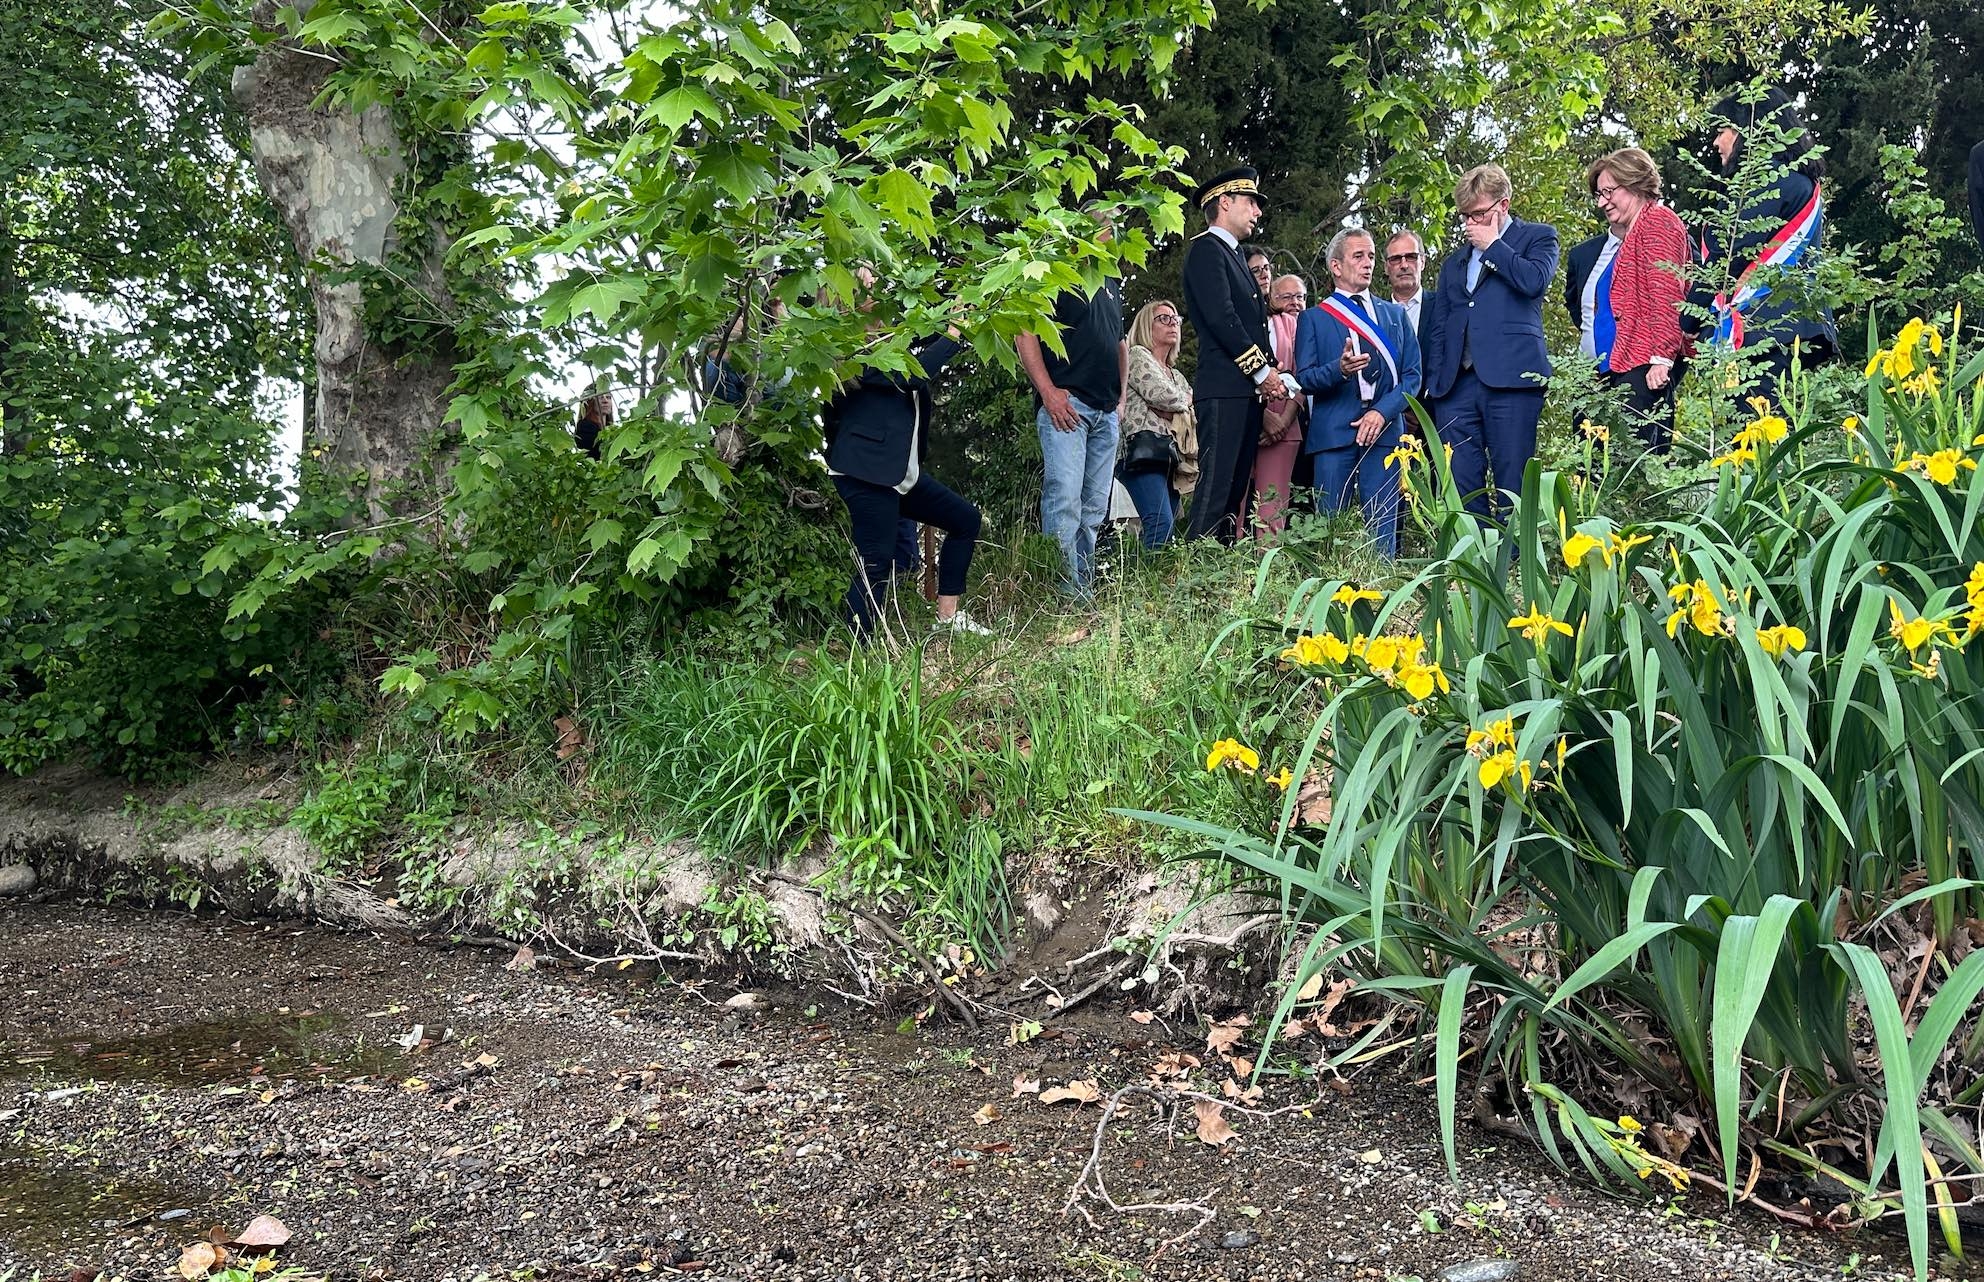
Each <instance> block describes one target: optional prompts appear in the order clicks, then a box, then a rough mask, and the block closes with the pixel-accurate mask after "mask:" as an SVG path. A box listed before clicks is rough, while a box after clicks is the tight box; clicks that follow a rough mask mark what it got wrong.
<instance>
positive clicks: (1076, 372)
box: [1040, 280, 1123, 412]
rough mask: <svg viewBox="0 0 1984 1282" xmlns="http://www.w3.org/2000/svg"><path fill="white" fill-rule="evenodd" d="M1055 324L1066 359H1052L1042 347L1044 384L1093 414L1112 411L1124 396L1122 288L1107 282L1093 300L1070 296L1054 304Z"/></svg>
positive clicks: (1117, 282)
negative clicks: (1069, 396)
mask: <svg viewBox="0 0 1984 1282" xmlns="http://www.w3.org/2000/svg"><path fill="white" fill-rule="evenodd" d="M1054 323H1055V324H1056V325H1059V326H1060V327H1061V342H1062V343H1063V344H1064V345H1065V346H1066V347H1067V349H1068V355H1067V356H1066V357H1065V358H1063V357H1060V356H1056V355H1055V354H1054V352H1053V350H1052V349H1050V348H1049V347H1048V346H1047V345H1046V344H1045V343H1042V344H1041V345H1040V357H1041V360H1042V362H1043V363H1044V364H1045V365H1046V366H1047V379H1048V381H1049V382H1051V383H1053V384H1054V386H1056V387H1058V388H1060V389H1062V390H1063V391H1065V392H1067V393H1069V394H1070V395H1072V396H1073V397H1074V398H1075V399H1076V400H1078V401H1080V402H1081V403H1082V404H1084V405H1086V406H1088V407H1089V408H1090V409H1092V410H1101V411H1104V412H1107V411H1109V410H1113V409H1115V408H1116V402H1117V400H1118V399H1120V398H1121V396H1122V394H1123V366H1122V363H1121V362H1122V358H1121V356H1120V351H1121V348H1122V344H1123V285H1122V282H1121V281H1116V280H1105V281H1103V282H1102V288H1100V289H1098V290H1096V291H1095V297H1093V298H1083V297H1082V296H1081V295H1080V294H1078V293H1076V292H1074V291H1073V290H1070V291H1068V292H1067V293H1065V294H1063V295H1061V296H1060V297H1059V298H1057V299H1055V300H1054Z"/></svg>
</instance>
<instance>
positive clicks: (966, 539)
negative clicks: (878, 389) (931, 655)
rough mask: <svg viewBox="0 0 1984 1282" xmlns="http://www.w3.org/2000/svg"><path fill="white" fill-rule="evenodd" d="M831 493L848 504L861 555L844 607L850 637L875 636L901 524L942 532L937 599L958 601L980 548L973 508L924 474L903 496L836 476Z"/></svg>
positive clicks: (938, 558)
mask: <svg viewBox="0 0 1984 1282" xmlns="http://www.w3.org/2000/svg"><path fill="white" fill-rule="evenodd" d="M834 488H835V489H837V490H839V491H840V498H841V502H843V503H845V504H847V519H848V524H849V525H850V526H851V527H853V531H854V548H855V551H857V552H859V553H860V554H861V566H860V568H859V569H857V570H856V571H855V573H854V582H852V583H851V584H849V585H848V589H847V602H846V604H845V605H844V606H843V607H842V609H843V613H844V615H845V616H846V618H847V622H848V624H849V626H851V627H852V628H853V629H854V635H856V636H858V637H865V636H867V635H868V634H869V632H871V631H873V630H874V627H875V616H876V615H877V614H879V613H881V605H880V601H881V598H882V596H883V595H884V594H885V593H887V591H888V587H889V574H890V572H891V571H892V570H893V569H894V568H895V563H896V536H897V523H898V522H899V521H902V520H904V519H908V520H911V521H921V522H922V523H923V524H925V525H934V526H936V527H937V528H938V529H940V530H942V531H943V532H944V534H945V536H946V537H945V539H944V546H943V547H942V548H941V549H940V550H939V551H938V553H937V593H938V595H940V596H959V595H961V594H962V593H963V592H964V580H965V573H966V572H967V571H968V570H970V569H971V554H972V552H973V551H974V550H975V549H976V548H977V547H978V531H979V528H980V526H981V525H982V524H983V521H982V518H980V516H979V514H978V509H977V508H975V507H973V506H972V505H971V504H970V503H967V502H966V501H965V500H963V499H961V498H959V497H958V496H957V495H956V494H954V493H952V492H951V491H950V490H948V489H946V488H945V487H944V486H943V485H941V484H939V483H938V482H937V481H935V480H933V479H932V478H931V476H930V474H929V473H927V472H926V473H924V474H923V475H922V476H920V477H918V478H917V479H916V484H915V485H913V486H911V487H910V491H909V493H907V494H898V493H896V492H895V490H894V489H892V488H891V487H889V486H886V485H870V484H869V483H868V482H866V481H857V480H855V479H854V478H853V477H851V476H836V477H835V478H834Z"/></svg>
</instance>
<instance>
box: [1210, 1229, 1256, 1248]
mask: <svg viewBox="0 0 1984 1282" xmlns="http://www.w3.org/2000/svg"><path fill="white" fill-rule="evenodd" d="M1260 1240H1261V1235H1260V1234H1258V1233H1256V1232H1254V1230H1252V1229H1233V1230H1231V1231H1230V1232H1227V1233H1224V1234H1222V1235H1221V1236H1220V1239H1219V1245H1220V1246H1221V1247H1222V1248H1223V1249H1225V1250H1228V1251H1244V1250H1246V1249H1247V1248H1248V1247H1250V1246H1253V1245H1254V1244H1255V1243H1257V1242H1259V1241H1260Z"/></svg>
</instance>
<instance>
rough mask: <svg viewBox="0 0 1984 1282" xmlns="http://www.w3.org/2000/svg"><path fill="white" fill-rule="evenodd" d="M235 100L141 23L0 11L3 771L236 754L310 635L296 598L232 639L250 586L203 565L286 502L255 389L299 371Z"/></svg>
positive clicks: (92, 8) (292, 290)
mask: <svg viewBox="0 0 1984 1282" xmlns="http://www.w3.org/2000/svg"><path fill="white" fill-rule="evenodd" d="M222 93H223V86H221V85H220V84H219V83H218V81H217V78H215V77H195V76H193V75H191V74H190V71H189V68H188V66H187V64H186V61H185V60H184V58H183V57H181V56H180V55H179V54H177V53H176V52H174V51H173V50H171V49H170V48H167V47H164V46H161V45H158V44H156V43H153V42H151V41H148V40H145V39H143V38H142V36H141V34H140V33H139V32H138V31H136V30H135V29H134V28H133V26H132V15H130V14H128V13H123V12H120V11H118V10H116V9H114V8H106V7H105V6H100V5H95V4H80V3H79V4H53V5H36V6H28V5H23V4H12V3H10V4H7V5H4V6H0V98H4V100H5V101H6V102H7V103H8V109H7V111H6V113H5V119H4V120H0V409H3V410H4V428H5V432H4V435H5V441H6V447H7V448H6V451H5V453H4V454H0V767H6V768H10V769H15V770H21V769H27V768H31V767H33V766H34V765H36V764H37V763H39V762H41V761H43V760H45V759H47V758H49V757H51V756H62V755H67V754H69V753H71V752H76V751H82V752H87V753H89V754H91V755H93V756H95V757H96V758H98V759H99V760H101V761H103V762H104V763H105V764H107V765H109V766H111V767H112V768H115V769H120V770H125V771H129V772H132V773H144V772H146V771H149V770H154V769H157V768H159V767H160V766H161V765H164V764H167V763H170V762H172V761H174V760H176V759H178V758H179V757H181V756H182V754H184V753H187V752H189V751H200V750H208V749H211V748H213V747H216V746H220V745H224V744H226V743H228V742H230V741H231V739H232V737H233V732H232V727H231V725H230V724H229V721H230V718H229V713H228V708H229V706H230V705H231V704H232V703H234V702H235V701H236V700H237V699H238V698H239V697H240V696H241V695H242V694H244V693H248V692H251V691H253V690H255V689H256V688H257V687H258V686H259V685H260V684H261V683H260V682H259V680H258V679H256V678H253V677H251V676H250V673H251V670H253V669H255V668H257V667H260V666H262V665H265V664H283V665H286V666H293V661H294V659H295V657H296V655H295V651H296V650H297V648H298V646H299V643H300V642H301V640H302V639H303V637H304V636H306V635H307V633H306V632H303V631H302V630H301V629H300V627H299V625H298V623H297V622H296V616H297V615H298V613H299V612H301V611H304V610H307V609H308V608H309V603H308V602H307V601H304V600H300V599H299V600H293V601H290V602H286V603H285V605H284V608H283V609H281V610H279V611H273V612H271V613H270V614H269V615H267V616H265V617H263V618H259V619H255V620H252V621H241V622H237V623H235V624H232V625H227V624H224V622H223V620H224V618H225V615H226V608H227V601H228V598H229V597H230V596H231V595H232V594H233V592H234V591H235V590H236V589H238V588H239V587H240V586H241V585H242V583H243V582H244V578H243V576H239V575H237V576H233V577H229V576H225V575H220V574H213V573H209V572H207V571H206V570H205V569H204V568H203V566H202V564H201V558H202V556H203V554H204V553H205V552H206V550H207V549H208V548H209V547H211V546H212V545H213V543H214V542H215V541H216V540H217V539H219V538H220V537H222V536H223V535H224V534H225V532H226V528H227V527H230V526H236V525H242V524H246V523H248V518H247V517H245V516H244V515H242V514H243V513H245V512H248V511H252V510H254V509H256V508H259V507H264V506H267V505H271V504H274V503H277V502H279V501H281V499H282V497H283V483H282V481H281V479H280V478H279V476H278V475H277V474H276V473H277V471H278V469H277V467H276V463H275V458H274V449H275V446H274V440H275V433H276V429H275V425H274V424H273V422H272V421H271V419H272V407H271V406H270V405H269V404H267V403H266V402H265V400H264V399H263V397H262V385H263V380H264V379H265V378H268V377H294V376H295V374H296V371H297V360H298V357H299V355H300V341H299V332H298V321H297V319H296V307H297V304H298V302H299V298H300V294H301V277H300V273H299V271H298V270H297V268H296V266H295V265H294V264H293V263H291V262H289V261H288V250H287V246H286V245H285V244H284V243H283V241H282V240H281V239H280V237H279V231H278V229H277V228H276V226H275V223H274V219H273V217H272V215H271V212H270V210H269V208H268V206H267V203H266V202H265V201H264V199H263V197H262V195H261V192H260V190H259V188H257V187H256V185H255V179H254V174H253V172H252V170H251V168H250V167H249V166H248V165H247V163H246V161H245V159H244V157H243V154H242V148H243V143H244V136H243V130H242V128H241V124H240V122H239V120H237V119H235V118H233V117H232V116H231V115H230V114H229V113H228V111H227V109H226V107H225V106H224V104H223V102H222V100H221V94H222ZM195 512H199V513H206V514H210V515H202V516H198V517H192V518H190V519H189V515H190V514H192V513H195Z"/></svg>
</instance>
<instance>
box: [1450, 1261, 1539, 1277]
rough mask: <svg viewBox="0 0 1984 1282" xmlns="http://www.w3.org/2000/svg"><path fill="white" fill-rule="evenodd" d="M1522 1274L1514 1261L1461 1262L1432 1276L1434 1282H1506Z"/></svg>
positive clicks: (1520, 1267) (1520, 1268)
mask: <svg viewBox="0 0 1984 1282" xmlns="http://www.w3.org/2000/svg"><path fill="white" fill-rule="evenodd" d="M1521 1272H1522V1266H1521V1265H1519V1264H1517V1263H1516V1262H1515V1261H1514V1260H1463V1261H1461V1262H1460V1263H1459V1264H1449V1265H1448V1266H1447V1267H1446V1268H1444V1269H1441V1270H1440V1271H1439V1272H1438V1273H1436V1274H1434V1278H1435V1279H1436V1282H1507V1280H1508V1279H1509V1278H1512V1277H1515V1276H1517V1275H1518V1274H1520V1273H1521Z"/></svg>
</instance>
